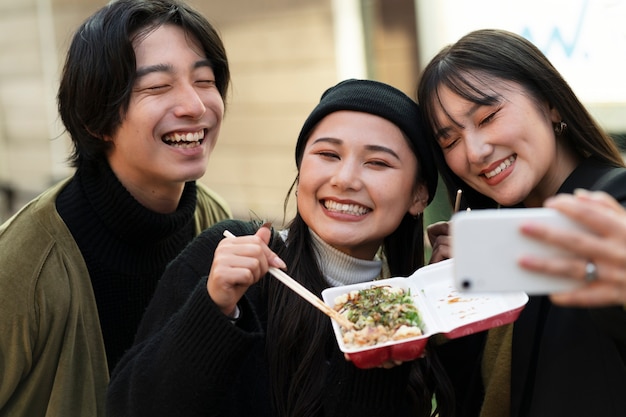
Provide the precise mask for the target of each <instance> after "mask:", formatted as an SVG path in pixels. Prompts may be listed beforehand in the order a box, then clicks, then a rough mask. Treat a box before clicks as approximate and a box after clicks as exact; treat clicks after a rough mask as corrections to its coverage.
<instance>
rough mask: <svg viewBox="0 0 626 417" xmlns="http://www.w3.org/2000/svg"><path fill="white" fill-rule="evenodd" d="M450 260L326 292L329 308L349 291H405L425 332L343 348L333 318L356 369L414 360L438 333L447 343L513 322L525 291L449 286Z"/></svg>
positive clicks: (451, 271) (452, 282)
mask: <svg viewBox="0 0 626 417" xmlns="http://www.w3.org/2000/svg"><path fill="white" fill-rule="evenodd" d="M453 261H454V260H453V259H449V260H445V261H442V262H438V263H436V264H432V265H428V266H425V267H423V268H420V269H418V270H417V271H416V272H415V273H413V275H411V276H409V277H406V278H405V277H396V278H389V279H383V280H378V281H369V282H363V283H359V284H352V285H344V286H340V287H331V288H327V289H325V290H324V291H323V292H322V299H323V300H324V302H325V303H326V304H327V305H329V306H331V307H334V305H335V298H336V297H337V296H339V295H342V294H346V293H348V292H350V291H354V290H357V291H358V290H362V289H365V288H370V287H372V286H382V285H388V286H392V287H400V288H403V289H404V290H410V293H411V296H412V297H413V302H414V303H415V305H416V306H417V308H418V310H419V312H420V314H421V318H422V323H423V331H424V333H423V334H422V335H421V336H415V337H411V338H406V339H402V340H394V341H388V342H385V343H381V344H377V345H373V346H363V347H348V346H346V345H345V344H344V343H343V338H342V335H341V328H340V326H339V324H337V322H336V321H334V320H332V325H333V330H334V332H335V336H336V338H337V343H338V344H339V348H340V349H341V351H342V352H344V353H346V354H347V355H348V357H349V358H350V360H351V361H352V362H353V363H354V364H355V365H356V366H357V367H359V368H372V367H375V366H378V365H381V364H382V363H383V362H385V361H387V360H397V361H409V360H413V359H416V358H419V357H420V356H421V355H422V354H423V351H424V348H425V346H426V343H427V341H428V339H429V338H430V337H431V336H433V335H435V334H439V333H441V334H443V335H445V336H446V337H447V338H449V339H455V338H457V337H461V336H466V335H469V334H472V333H477V332H480V331H483V330H487V329H490V328H492V327H498V326H502V325H504V324H508V323H512V322H514V321H515V320H517V318H518V317H519V314H520V313H521V311H522V309H523V308H524V306H525V305H526V303H527V302H528V295H526V293H524V292H506V293H495V292H494V293H484V294H481V293H471V294H469V293H465V292H460V291H458V290H457V288H456V286H455V285H454V278H453V277H454V275H453Z"/></svg>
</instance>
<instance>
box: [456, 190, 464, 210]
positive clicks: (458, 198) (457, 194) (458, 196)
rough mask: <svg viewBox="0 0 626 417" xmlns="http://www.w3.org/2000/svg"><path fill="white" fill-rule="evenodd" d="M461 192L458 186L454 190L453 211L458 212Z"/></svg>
mask: <svg viewBox="0 0 626 417" xmlns="http://www.w3.org/2000/svg"><path fill="white" fill-rule="evenodd" d="M461 194H463V190H461V189H460V188H459V189H458V190H456V200H454V212H455V213H456V212H458V211H459V210H460V209H461Z"/></svg>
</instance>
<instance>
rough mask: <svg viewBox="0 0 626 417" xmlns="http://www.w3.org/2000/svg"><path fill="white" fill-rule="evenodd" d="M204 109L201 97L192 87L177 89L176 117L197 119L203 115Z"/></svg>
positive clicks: (185, 86)
mask: <svg viewBox="0 0 626 417" xmlns="http://www.w3.org/2000/svg"><path fill="white" fill-rule="evenodd" d="M206 109H207V108H206V106H205V104H204V102H203V101H202V96H201V95H200V94H199V93H198V91H196V89H195V88H194V87H193V85H183V86H180V87H179V92H178V94H177V96H176V107H175V113H176V116H178V117H189V118H192V119H198V118H200V117H202V115H204V113H205V112H206Z"/></svg>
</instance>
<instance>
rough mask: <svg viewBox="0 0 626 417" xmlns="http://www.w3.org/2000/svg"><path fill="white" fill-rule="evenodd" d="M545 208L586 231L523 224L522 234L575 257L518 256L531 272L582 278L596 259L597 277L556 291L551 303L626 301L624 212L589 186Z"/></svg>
mask: <svg viewBox="0 0 626 417" xmlns="http://www.w3.org/2000/svg"><path fill="white" fill-rule="evenodd" d="M545 206H546V207H551V208H554V209H556V210H558V211H560V212H561V213H563V214H565V215H566V216H567V217H569V218H570V219H572V220H574V221H575V222H577V223H580V224H581V225H582V226H584V227H585V228H586V229H587V231H581V230H574V229H563V228H559V227H551V226H549V225H539V224H524V225H522V228H521V231H522V233H523V234H524V235H526V236H529V237H532V238H534V239H536V240H538V241H542V242H545V243H547V244H550V245H553V246H556V247H559V248H562V249H565V250H566V251H568V252H570V253H572V254H573V255H575V256H574V257H552V258H539V257H535V256H526V257H524V258H522V259H520V265H521V266H522V267H523V268H525V269H528V270H530V271H536V272H541V273H546V274H550V275H557V276H567V277H571V278H572V279H577V280H580V281H584V280H585V277H586V267H587V264H588V263H589V262H592V263H593V264H594V265H595V267H596V274H597V275H596V279H595V280H593V281H592V282H588V283H586V284H585V285H583V286H582V287H580V288H577V289H575V290H572V291H567V292H563V293H558V294H552V295H551V296H550V298H551V299H552V301H553V302H554V303H555V304H560V305H566V306H578V307H603V306H611V305H620V304H621V305H626V210H625V209H624V208H623V207H622V206H621V205H620V204H619V203H618V202H617V201H616V200H615V199H614V198H613V197H611V196H610V195H608V194H606V193H604V192H601V191H596V192H590V191H585V190H577V191H576V192H575V193H574V194H573V195H569V194H560V195H557V196H555V197H553V198H550V199H548V200H546V203H545Z"/></svg>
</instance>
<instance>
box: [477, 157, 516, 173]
mask: <svg viewBox="0 0 626 417" xmlns="http://www.w3.org/2000/svg"><path fill="white" fill-rule="evenodd" d="M516 159H517V155H511V156H510V157H508V158H507V159H505V160H504V161H502V163H501V164H500V165H498V166H497V167H496V169H494V170H493V171H489V172H485V174H484V175H485V177H487V179H489V178H493V177H495V176H496V175H498V174H500V173H502V172H503V171H506V170H507V169H508V168H509V167H510V166H511V165H512V164H513V162H515V160H516Z"/></svg>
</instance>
